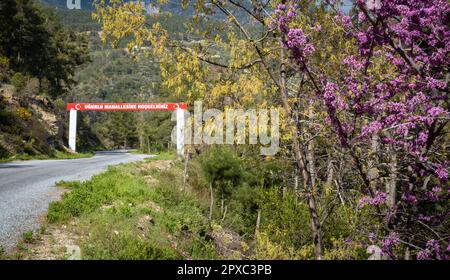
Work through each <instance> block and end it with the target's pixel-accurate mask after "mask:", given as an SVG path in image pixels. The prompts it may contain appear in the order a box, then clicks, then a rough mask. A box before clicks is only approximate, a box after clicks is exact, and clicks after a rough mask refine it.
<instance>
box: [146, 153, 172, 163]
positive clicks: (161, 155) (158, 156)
mask: <svg viewBox="0 0 450 280" xmlns="http://www.w3.org/2000/svg"><path fill="white" fill-rule="evenodd" d="M176 157H177V155H176V153H175V152H173V151H170V152H160V153H158V154H156V156H155V157H149V158H146V159H145V160H146V161H155V160H174V159H176Z"/></svg>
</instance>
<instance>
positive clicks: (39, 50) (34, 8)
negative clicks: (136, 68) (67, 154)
mask: <svg viewBox="0 0 450 280" xmlns="http://www.w3.org/2000/svg"><path fill="white" fill-rule="evenodd" d="M0 25H1V26H2V28H1V30H0V92H1V95H0V98H1V100H0V104H1V105H0V106H1V110H0V113H1V117H0V131H1V136H0V150H1V157H2V158H8V157H11V156H24V155H30V156H38V155H47V156H54V155H55V153H56V151H57V150H60V151H61V150H62V151H64V150H65V147H64V145H65V143H66V140H67V135H66V124H65V123H66V121H65V120H66V112H65V108H64V107H65V104H64V102H63V99H64V98H65V96H66V94H67V93H68V90H69V89H70V88H71V87H72V86H73V85H74V83H75V81H74V80H73V77H74V74H75V71H76V68H77V67H78V66H79V65H81V64H83V63H85V62H87V61H89V53H88V48H87V47H88V42H87V40H86V38H85V37H84V36H82V35H81V34H78V33H76V32H73V31H72V30H70V29H68V28H66V27H64V26H63V25H61V24H60V22H59V20H58V16H57V15H56V14H55V13H54V11H52V10H51V9H45V8H42V7H40V6H38V5H36V4H35V3H34V2H33V1H28V0H25V1H18V0H17V1H16V0H7V1H2V2H1V3H0ZM83 124H84V121H83V120H81V122H80V125H81V127H83ZM82 133H83V135H84V136H86V138H85V139H86V142H85V143H88V145H87V147H89V146H93V147H95V146H98V145H100V142H99V141H98V139H96V138H95V136H94V135H93V134H92V133H90V131H89V130H86V129H84V130H83V129H82ZM81 147H83V145H81ZM85 147H86V146H85Z"/></svg>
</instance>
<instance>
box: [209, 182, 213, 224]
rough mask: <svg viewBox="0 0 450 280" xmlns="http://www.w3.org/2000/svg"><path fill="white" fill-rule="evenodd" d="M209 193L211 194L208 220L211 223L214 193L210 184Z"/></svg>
mask: <svg viewBox="0 0 450 280" xmlns="http://www.w3.org/2000/svg"><path fill="white" fill-rule="evenodd" d="M209 192H210V194H211V196H210V202H209V220H210V221H211V220H212V213H213V207H214V193H213V187H212V182H211V183H209Z"/></svg>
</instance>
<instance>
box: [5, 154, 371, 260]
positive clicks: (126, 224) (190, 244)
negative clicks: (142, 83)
mask: <svg viewBox="0 0 450 280" xmlns="http://www.w3.org/2000/svg"><path fill="white" fill-rule="evenodd" d="M224 159H226V160H224ZM249 160H250V161H252V163H253V164H249V162H248V161H249ZM247 164H248V165H247ZM245 166H253V167H252V168H244V167H245ZM284 166H285V163H283V162H280V161H277V160H274V161H265V162H262V163H261V164H257V161H256V156H255V158H253V159H251V157H247V158H245V159H243V158H240V157H238V152H237V151H235V150H233V149H231V148H224V147H220V146H217V147H212V148H211V149H210V150H208V151H206V152H205V153H204V154H202V155H200V156H198V157H194V158H193V159H192V161H191V164H190V165H189V168H188V174H187V175H188V177H187V181H186V184H185V185H184V184H183V181H184V180H183V173H184V164H183V163H182V161H179V160H176V159H174V154H173V153H161V154H160V155H158V156H156V157H153V158H149V159H146V160H145V161H142V162H138V163H130V164H123V165H120V166H117V167H110V168H109V169H108V171H106V172H105V173H102V174H100V175H97V176H94V177H93V178H92V179H91V180H90V181H87V182H77V181H75V182H59V183H58V187H60V188H64V189H65V190H67V192H66V193H64V194H63V196H62V199H61V200H60V201H57V202H52V203H51V204H50V206H49V210H48V213H47V221H46V223H44V224H43V225H42V227H41V230H40V231H39V232H35V233H32V232H26V233H24V234H23V238H22V241H21V242H20V243H19V245H18V246H17V249H16V252H15V253H14V254H13V255H11V256H10V258H24V259H42V258H44V259H67V258H71V257H72V254H71V253H70V252H68V250H69V249H68V248H72V247H75V248H77V250H79V256H78V257H77V258H82V259H311V258H314V253H313V246H312V245H311V242H312V241H311V239H310V229H309V224H308V209H307V206H306V205H305V204H304V203H301V202H298V201H296V198H295V195H294V194H293V193H291V192H290V191H287V190H283V189H282V188H281V187H279V185H278V183H277V182H278V180H279V178H280V177H279V176H282V174H283V173H284V172H286V171H288V170H284ZM256 170H261V171H263V174H265V175H264V176H255V174H256V173H255V171H256ZM231 182H233V184H231ZM211 186H212V188H211ZM211 191H212V193H211ZM211 199H212V200H211ZM211 201H212V203H211ZM369 214H370V213H369V212H368V211H367V210H364V211H363V210H358V209H357V208H353V207H351V206H345V205H343V206H340V207H338V208H337V209H336V213H335V214H332V216H331V218H330V219H331V220H332V221H333V227H332V228H330V229H329V230H327V232H328V233H329V234H328V235H326V236H325V244H326V248H327V251H326V254H325V258H327V259H358V258H367V256H368V254H367V253H366V250H365V248H363V247H362V246H361V245H360V244H359V243H355V242H352V238H360V239H364V237H363V236H362V233H361V231H360V228H361V227H363V226H364V227H365V228H368V227H370V228H372V229H373V231H374V232H376V231H377V229H378V226H377V223H376V221H375V220H373V219H371V218H370V215H369ZM258 216H259V217H258Z"/></svg>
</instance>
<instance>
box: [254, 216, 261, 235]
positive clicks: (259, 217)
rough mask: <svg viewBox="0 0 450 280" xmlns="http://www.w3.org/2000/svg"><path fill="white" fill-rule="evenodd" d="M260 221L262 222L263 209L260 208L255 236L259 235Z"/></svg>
mask: <svg viewBox="0 0 450 280" xmlns="http://www.w3.org/2000/svg"><path fill="white" fill-rule="evenodd" d="M260 223H261V209H258V216H257V217H256V227H255V237H256V236H257V235H258V232H259V225H260Z"/></svg>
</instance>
